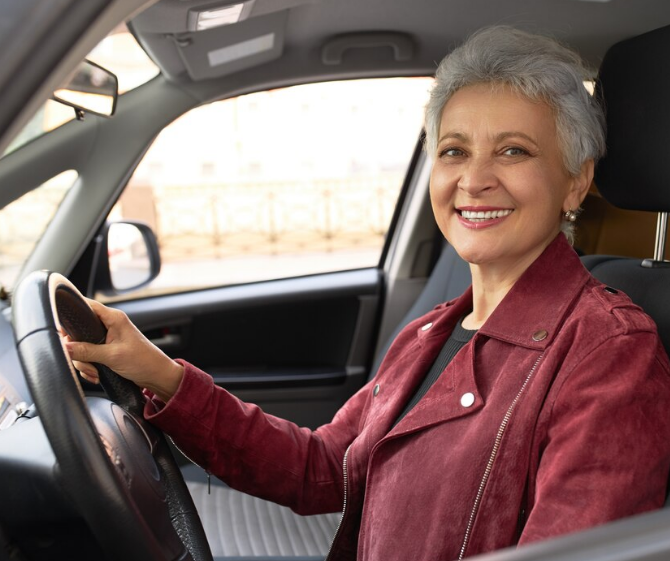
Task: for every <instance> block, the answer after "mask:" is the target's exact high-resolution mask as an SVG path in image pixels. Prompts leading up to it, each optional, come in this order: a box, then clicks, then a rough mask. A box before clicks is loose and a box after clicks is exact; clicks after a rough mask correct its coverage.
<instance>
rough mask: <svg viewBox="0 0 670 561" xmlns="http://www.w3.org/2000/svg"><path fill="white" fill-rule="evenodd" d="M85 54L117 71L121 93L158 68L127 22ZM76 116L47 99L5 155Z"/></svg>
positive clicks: (148, 76)
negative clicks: (129, 28) (127, 25)
mask: <svg viewBox="0 0 670 561" xmlns="http://www.w3.org/2000/svg"><path fill="white" fill-rule="evenodd" d="M86 58H88V59H89V60H91V61H93V62H95V63H97V64H99V65H100V66H103V67H104V68H106V69H108V70H110V71H111V72H113V73H114V74H116V76H117V78H118V80H119V93H120V94H123V93H125V92H128V91H130V90H132V89H134V88H136V87H138V86H140V85H142V84H144V83H145V82H148V81H149V80H151V78H153V77H155V76H156V75H157V74H158V72H159V70H158V67H157V66H156V65H155V64H154V63H153V61H152V60H151V59H150V58H149V57H148V56H147V54H146V53H145V52H144V50H143V49H142V47H140V45H139V44H138V43H137V41H136V40H135V38H134V37H133V35H132V34H131V33H130V31H128V28H127V27H126V25H125V24H123V25H120V26H118V27H116V28H115V29H114V30H113V31H112V32H111V33H110V34H109V35H108V36H107V37H105V38H104V39H103V40H102V41H101V42H100V43H98V45H97V46H96V47H95V48H94V49H93V50H92V51H91V52H90V53H89V54H88V56H87V57H86ZM74 118H75V112H74V110H73V109H72V108H71V107H67V106H65V105H63V104H61V103H58V102H56V101H53V100H47V101H46V103H45V104H44V105H43V106H42V107H41V108H40V110H39V111H37V113H36V114H35V115H34V116H33V118H32V119H31V120H30V121H29V122H28V124H27V125H26V126H25V127H24V128H23V130H22V131H21V132H20V133H19V134H18V135H17V137H16V138H15V139H14V140H13V142H12V143H11V144H10V145H9V146H8V148H7V150H5V153H4V154H3V155H6V154H9V153H10V152H13V151H14V150H17V149H18V148H20V147H21V146H23V145H24V144H27V143H28V142H30V141H31V140H33V139H35V138H37V137H39V136H42V135H43V134H45V133H48V132H50V131H52V130H54V129H57V128H58V127H60V126H61V125H64V124H65V123H67V122H69V121H72V120H73V119H74Z"/></svg>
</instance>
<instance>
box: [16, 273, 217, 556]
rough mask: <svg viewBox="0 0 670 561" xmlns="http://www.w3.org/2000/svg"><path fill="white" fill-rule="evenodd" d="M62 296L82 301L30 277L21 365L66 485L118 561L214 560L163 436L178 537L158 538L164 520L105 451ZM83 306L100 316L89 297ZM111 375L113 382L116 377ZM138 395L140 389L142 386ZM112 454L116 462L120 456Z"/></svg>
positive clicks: (19, 324) (50, 278)
mask: <svg viewBox="0 0 670 561" xmlns="http://www.w3.org/2000/svg"><path fill="white" fill-rule="evenodd" d="M59 290H66V291H68V293H70V294H74V295H76V296H78V297H79V298H81V295H80V294H79V292H78V291H77V289H76V287H74V285H72V284H71V283H70V282H69V281H68V280H67V279H66V278H65V277H63V276H61V275H59V274H57V273H50V272H48V271H39V272H35V273H32V274H30V275H29V276H27V277H26V278H25V279H24V280H23V281H22V282H21V284H20V285H19V286H18V288H17V290H16V292H15V294H14V297H13V314H14V330H15V334H16V340H17V349H18V352H19V358H20V360H21V364H22V365H23V369H24V373H25V376H26V381H27V383H28V386H29V388H30V391H31V393H32V396H33V399H34V400H35V405H36V407H37V410H38V412H39V414H40V418H41V419H42V423H43V426H44V430H45V432H46V434H47V437H48V438H49V441H50V443H51V446H52V448H53V452H54V455H55V457H56V459H57V462H58V468H59V481H60V482H61V483H62V485H63V487H64V489H65V491H66V493H67V494H68V496H70V497H71V498H72V501H73V502H74V504H75V505H76V507H77V509H78V511H79V512H80V513H81V514H82V515H83V517H84V518H85V519H86V521H87V523H88V525H89V527H90V529H91V531H92V532H93V534H94V535H95V537H96V539H97V540H98V542H99V543H100V545H101V546H102V548H103V549H104V550H105V552H107V554H108V556H109V558H110V559H124V560H134V559H137V560H138V561H145V560H163V559H175V558H178V559H191V558H193V559H196V560H197V561H200V560H202V561H206V560H211V559H212V557H211V552H210V550H209V545H208V544H207V540H206V537H205V534H204V530H203V529H202V524H201V523H200V519H199V517H198V514H197V511H196V509H195V506H194V505H193V501H192V499H191V496H190V494H189V493H188V489H187V488H186V486H185V484H184V481H183V478H182V477H181V475H180V472H179V469H178V467H177V465H176V463H175V461H174V458H173V457H172V455H171V453H170V451H169V449H168V447H167V444H166V443H165V440H164V437H163V435H162V433H159V432H158V431H155V434H154V435H153V436H154V437H155V443H154V444H155V450H154V451H153V452H154V454H153V455H154V459H155V461H156V463H157V464H158V465H159V466H160V471H161V472H162V473H161V479H162V482H163V487H164V489H165V494H166V503H165V508H164V511H163V515H164V517H165V519H167V520H168V522H169V520H170V519H172V523H173V525H174V529H175V530H176V532H170V531H169V532H167V533H168V534H170V535H165V533H166V532H165V531H163V530H161V532H160V534H159V535H156V532H155V531H154V530H155V529H156V526H158V527H162V526H163V524H162V523H161V522H162V521H158V524H157V523H156V521H155V520H152V523H151V524H149V523H148V522H147V520H146V519H145V517H144V515H143V514H144V513H143V512H141V509H140V508H139V505H138V504H137V503H136V501H135V500H134V499H133V496H132V494H131V492H130V489H129V482H128V481H127V479H126V478H124V477H123V476H122V475H121V474H120V473H119V469H118V466H117V467H115V465H114V463H113V462H112V460H111V459H110V455H109V451H108V450H106V447H105V444H106V445H107V447H109V442H106V443H105V444H103V442H102V440H101V438H100V435H99V432H100V431H99V430H98V428H96V424H95V422H94V421H93V419H92V417H91V414H90V412H89V409H88V407H87V405H86V401H85V399H84V394H83V392H82V390H81V386H80V384H79V381H78V375H77V373H76V372H75V369H74V367H73V365H72V362H71V361H70V359H69V357H68V356H67V353H66V352H65V349H64V346H63V342H62V339H61V337H60V335H59V328H60V322H59V320H58V310H57V300H58V299H57V298H56V294H57V292H58V291H59ZM80 301H81V302H82V303H83V304H84V306H85V307H86V308H87V309H88V312H90V314H92V315H93V316H94V314H93V312H92V311H91V310H90V308H89V307H88V305H87V304H86V303H85V301H84V300H83V298H82V299H81V300H80ZM95 319H97V316H96V317H95ZM110 372H111V371H107V372H106V373H105V376H106V377H109V374H110ZM112 374H113V373H112ZM113 376H115V377H116V375H115V374H113ZM117 378H118V377H117ZM124 382H126V381H124ZM134 391H135V392H139V389H137V388H136V387H135V390H134ZM110 405H111V404H110ZM120 405H121V406H123V405H124V404H123V403H120ZM125 414H126V415H128V414H127V413H125ZM136 420H137V422H143V421H142V420H141V419H136ZM149 430H152V429H149ZM153 430H155V429H153ZM120 438H123V437H120ZM112 455H113V457H115V456H114V454H113V451H112ZM170 529H171V526H170ZM183 544H186V546H187V548H185V547H184V546H183ZM189 550H190V553H191V554H192V557H191V554H189Z"/></svg>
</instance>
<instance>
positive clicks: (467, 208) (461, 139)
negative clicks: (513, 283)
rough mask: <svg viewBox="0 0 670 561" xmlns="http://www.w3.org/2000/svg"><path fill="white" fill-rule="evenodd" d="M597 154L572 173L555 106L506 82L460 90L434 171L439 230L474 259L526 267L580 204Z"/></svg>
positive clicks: (447, 116) (446, 116) (449, 108)
mask: <svg viewBox="0 0 670 561" xmlns="http://www.w3.org/2000/svg"><path fill="white" fill-rule="evenodd" d="M592 175H593V165H592V162H590V161H589V162H587V163H586V164H585V165H584V166H582V173H581V174H580V175H579V176H578V177H572V176H570V174H569V173H568V172H567V170H566V169H565V166H564V164H563V157H562V153H561V151H560V149H559V145H558V140H557V135H556V124H555V119H554V115H553V112H552V109H551V108H550V107H549V105H547V104H546V103H544V102H534V101H531V100H529V99H527V98H526V97H523V96H521V95H519V94H516V93H514V92H513V91H511V90H510V89H509V88H506V87H500V88H495V89H494V88H492V87H491V86H490V85H487V84H478V85H474V86H468V87H465V88H463V89H461V90H459V91H457V92H456V93H455V94H454V95H453V96H452V97H451V99H450V100H449V101H448V102H447V104H446V105H445V108H444V111H443V113H442V121H441V123H440V133H439V138H438V144H437V154H436V156H435V163H434V165H433V170H432V173H431V180H430V193H431V201H432V205H433V212H434V213H435V217H436V219H437V223H438V225H439V227H440V230H441V231H442V233H443V234H444V236H445V237H446V238H447V240H448V241H449V243H450V244H451V245H452V246H454V248H455V249H456V251H457V252H458V253H459V255H460V256H461V257H462V258H463V259H465V260H466V261H468V262H469V263H473V264H477V265H481V266H494V267H495V268H501V267H502V268H503V269H502V270H504V269H509V268H511V269H517V268H521V270H524V269H525V267H527V266H528V265H530V264H531V263H532V262H533V261H534V260H535V259H536V258H537V257H538V256H539V255H540V253H542V251H543V250H544V248H545V247H547V245H548V244H549V243H550V242H551V241H552V240H553V239H554V238H555V237H556V235H557V234H558V232H559V230H560V223H561V219H562V214H563V213H564V212H565V211H566V210H568V209H577V208H578V207H579V205H580V203H581V201H582V199H583V197H584V196H585V195H586V191H587V189H588V187H589V184H590V182H591V178H592Z"/></svg>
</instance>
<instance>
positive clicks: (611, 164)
mask: <svg viewBox="0 0 670 561" xmlns="http://www.w3.org/2000/svg"><path fill="white" fill-rule="evenodd" d="M669 51H670V26H668V27H662V28H660V29H656V30H655V31H651V32H649V33H645V34H644V35H640V36H638V37H634V38H632V39H628V40H626V41H621V42H620V43H617V44H616V45H614V46H613V47H611V48H610V49H609V51H607V54H606V55H605V59H604V60H603V63H602V66H601V67H600V73H599V75H598V81H597V83H596V93H595V95H596V96H598V97H599V99H601V100H602V101H603V102H604V107H605V112H606V116H607V155H606V156H605V157H604V158H603V159H602V160H601V162H600V163H599V164H598V167H597V169H596V175H595V181H596V185H597V186H598V190H599V191H600V193H601V194H602V195H603V197H605V199H607V200H608V201H609V202H610V203H612V204H613V205H615V206H617V207H620V208H624V209H629V210H648V211H655V212H667V211H670V96H669V95H668V94H669V93H670V64H668V63H667V60H666V59H665V56H666V55H667V53H668V52H669Z"/></svg>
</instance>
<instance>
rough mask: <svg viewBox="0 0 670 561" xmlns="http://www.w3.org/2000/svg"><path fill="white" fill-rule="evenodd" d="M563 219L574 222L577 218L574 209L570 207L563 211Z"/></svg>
mask: <svg viewBox="0 0 670 561" xmlns="http://www.w3.org/2000/svg"><path fill="white" fill-rule="evenodd" d="M563 219H564V220H565V221H567V222H574V221H575V220H577V213H576V212H575V211H574V210H572V209H570V210H568V211H566V212H565V214H564V215H563Z"/></svg>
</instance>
